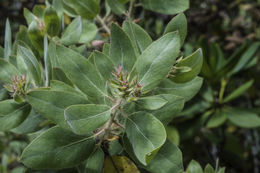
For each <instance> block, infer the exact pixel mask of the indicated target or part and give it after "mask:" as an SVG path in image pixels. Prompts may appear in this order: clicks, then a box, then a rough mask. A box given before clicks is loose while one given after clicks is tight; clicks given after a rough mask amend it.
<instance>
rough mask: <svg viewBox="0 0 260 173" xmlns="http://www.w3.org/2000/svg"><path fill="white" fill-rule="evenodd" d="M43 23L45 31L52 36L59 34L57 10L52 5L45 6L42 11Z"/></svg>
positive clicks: (59, 24)
mask: <svg viewBox="0 0 260 173" xmlns="http://www.w3.org/2000/svg"><path fill="white" fill-rule="evenodd" d="M44 24H45V27H46V31H47V33H48V34H49V35H50V36H51V37H53V36H56V35H58V34H59V32H60V28H61V23H60V19H59V17H58V14H57V12H56V11H55V10H54V9H53V8H52V7H47V8H46V9H45V11H44Z"/></svg>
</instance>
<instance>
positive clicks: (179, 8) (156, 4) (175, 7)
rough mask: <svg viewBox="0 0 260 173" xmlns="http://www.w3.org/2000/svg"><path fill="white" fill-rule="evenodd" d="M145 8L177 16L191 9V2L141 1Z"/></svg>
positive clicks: (182, 0)
mask: <svg viewBox="0 0 260 173" xmlns="http://www.w3.org/2000/svg"><path fill="white" fill-rule="evenodd" d="M141 3H142V4H143V6H144V8H146V9H149V10H152V11H155V12H158V13H162V14H176V13H180V12H183V11H185V10H186V9H188V8H189V0H156V1H153V0H141Z"/></svg>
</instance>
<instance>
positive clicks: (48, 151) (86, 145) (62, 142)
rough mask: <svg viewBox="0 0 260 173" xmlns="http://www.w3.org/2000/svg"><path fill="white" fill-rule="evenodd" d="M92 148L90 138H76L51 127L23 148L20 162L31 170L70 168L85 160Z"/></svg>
mask: <svg viewBox="0 0 260 173" xmlns="http://www.w3.org/2000/svg"><path fill="white" fill-rule="evenodd" d="M94 146H95V141H94V139H93V138H92V137H84V136H78V135H75V134H73V133H72V132H70V131H67V130H63V129H61V128H60V127H53V128H51V129H49V130H47V131H45V132H44V133H43V134H41V135H40V136H39V137H37V138H36V139H34V140H33V141H32V142H31V144H30V145H28V147H26V148H25V150H24V151H23V154H22V156H21V161H22V162H23V163H24V164H25V165H26V166H27V167H29V168H33V169H62V168H70V167H73V166H76V165H78V164H79V163H80V162H82V161H84V160H85V159H87V158H88V156H89V155H90V154H91V153H92V151H93V149H94ZM83 153H84V154H83Z"/></svg>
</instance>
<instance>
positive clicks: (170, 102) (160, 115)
mask: <svg viewBox="0 0 260 173" xmlns="http://www.w3.org/2000/svg"><path fill="white" fill-rule="evenodd" d="M158 96H159V97H161V98H162V99H164V100H166V101H167V103H166V104H165V105H164V106H163V107H161V108H160V109H158V110H155V111H150V112H151V114H153V115H154V116H155V117H156V118H157V119H158V120H160V121H161V122H162V123H163V124H168V123H169V122H171V120H172V119H173V118H174V117H176V116H177V115H178V114H179V113H180V112H181V111H182V109H183V107H184V102H185V100H184V98H183V97H179V96H176V95H172V94H161V95H158Z"/></svg>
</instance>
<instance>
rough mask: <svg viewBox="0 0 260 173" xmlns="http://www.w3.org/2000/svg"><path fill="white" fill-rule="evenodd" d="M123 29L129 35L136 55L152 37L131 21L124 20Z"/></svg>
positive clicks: (147, 44) (150, 41)
mask: <svg viewBox="0 0 260 173" xmlns="http://www.w3.org/2000/svg"><path fill="white" fill-rule="evenodd" d="M123 30H124V31H125V32H126V33H127V34H128V36H129V37H130V39H131V42H132V45H133V47H134V49H135V51H136V54H137V55H139V54H141V53H142V52H143V51H144V50H145V49H146V48H147V47H148V46H149V45H150V44H152V39H151V37H150V36H149V35H148V34H147V32H146V31H145V30H144V29H143V28H141V27H140V26H139V25H137V24H135V23H133V22H128V21H125V22H124V23H123Z"/></svg>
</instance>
